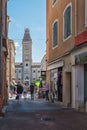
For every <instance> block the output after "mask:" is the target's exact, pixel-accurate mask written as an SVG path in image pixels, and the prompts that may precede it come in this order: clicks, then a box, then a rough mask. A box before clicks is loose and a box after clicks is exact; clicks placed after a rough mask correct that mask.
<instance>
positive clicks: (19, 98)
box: [16, 83, 23, 104]
mask: <svg viewBox="0 0 87 130" xmlns="http://www.w3.org/2000/svg"><path fill="white" fill-rule="evenodd" d="M22 93H23V86H22V85H21V84H20V83H18V84H17V97H16V98H17V99H18V103H19V104H20V103H21V97H22Z"/></svg>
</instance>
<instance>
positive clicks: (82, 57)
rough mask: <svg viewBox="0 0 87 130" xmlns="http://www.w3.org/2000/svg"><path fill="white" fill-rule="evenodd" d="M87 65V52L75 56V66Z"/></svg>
mask: <svg viewBox="0 0 87 130" xmlns="http://www.w3.org/2000/svg"><path fill="white" fill-rule="evenodd" d="M85 63H87V52H84V53H81V54H79V55H76V56H75V64H85Z"/></svg>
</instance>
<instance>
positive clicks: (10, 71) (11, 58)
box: [6, 39, 15, 85]
mask: <svg viewBox="0 0 87 130" xmlns="http://www.w3.org/2000/svg"><path fill="white" fill-rule="evenodd" d="M6 68H7V72H6V74H7V75H6V77H7V81H8V85H10V83H12V82H13V81H14V80H15V44H14V41H13V40H11V39H9V40H8V57H7V67H6Z"/></svg>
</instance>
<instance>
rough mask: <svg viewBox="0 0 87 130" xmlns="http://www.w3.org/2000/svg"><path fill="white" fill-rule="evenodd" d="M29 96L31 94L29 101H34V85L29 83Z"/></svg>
mask: <svg viewBox="0 0 87 130" xmlns="http://www.w3.org/2000/svg"><path fill="white" fill-rule="evenodd" d="M30 94H31V100H34V84H33V83H31V85H30Z"/></svg>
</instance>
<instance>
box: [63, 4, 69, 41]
mask: <svg viewBox="0 0 87 130" xmlns="http://www.w3.org/2000/svg"><path fill="white" fill-rule="evenodd" d="M70 35H71V6H68V7H67V9H66V10H65V12H64V39H66V38H67V37H69V36H70Z"/></svg>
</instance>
